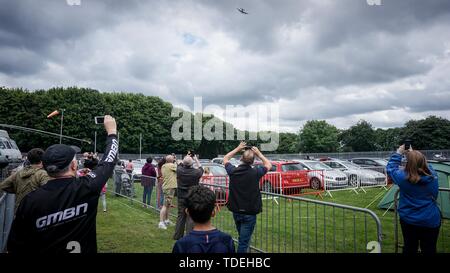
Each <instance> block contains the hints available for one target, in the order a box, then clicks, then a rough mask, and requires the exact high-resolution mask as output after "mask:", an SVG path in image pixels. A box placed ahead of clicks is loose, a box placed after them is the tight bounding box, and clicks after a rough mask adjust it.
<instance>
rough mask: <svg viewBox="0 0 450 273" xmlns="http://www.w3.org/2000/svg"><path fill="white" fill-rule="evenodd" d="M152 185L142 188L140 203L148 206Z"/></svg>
mask: <svg viewBox="0 0 450 273" xmlns="http://www.w3.org/2000/svg"><path fill="white" fill-rule="evenodd" d="M152 191H153V184H150V185H149V186H144V194H143V196H142V203H144V204H147V205H150V199H151V198H152Z"/></svg>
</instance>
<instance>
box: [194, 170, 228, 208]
mask: <svg viewBox="0 0 450 273" xmlns="http://www.w3.org/2000/svg"><path fill="white" fill-rule="evenodd" d="M228 180H229V178H228V176H217V175H204V176H203V177H202V178H201V180H200V183H201V184H203V185H204V186H206V187H208V188H210V189H211V190H212V191H213V192H214V193H215V194H216V204H217V205H218V206H224V205H225V204H226V203H227V202H228Z"/></svg>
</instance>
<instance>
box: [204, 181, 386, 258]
mask: <svg viewBox="0 0 450 273" xmlns="http://www.w3.org/2000/svg"><path fill="white" fill-rule="evenodd" d="M204 185H205V186H211V185H210V184H204ZM214 188H215V189H218V188H222V190H224V191H227V190H228V188H227V187H225V186H220V185H214ZM261 195H262V199H263V211H262V213H260V214H258V216H257V224H256V227H255V231H254V233H253V236H252V240H251V250H252V251H255V252H271V253H275V252H278V253H287V252H297V253H298V252H314V253H329V252H336V253H348V252H352V253H361V252H362V253H367V252H381V243H382V235H381V234H382V233H381V232H382V229H381V222H380V220H379V218H378V216H377V215H376V214H375V213H374V212H372V211H371V210H368V209H365V208H358V207H352V206H347V205H342V204H335V203H330V202H324V201H319V200H314V199H310V198H306V197H299V196H286V195H283V194H279V193H274V192H265V191H262V192H261ZM213 224H214V226H215V227H217V228H218V229H220V230H222V231H224V232H227V233H229V234H231V235H232V236H233V238H234V239H235V240H237V238H238V234H237V231H236V227H235V224H234V220H233V215H232V213H231V212H230V211H229V210H228V209H227V208H221V210H220V211H219V212H218V213H217V214H216V216H215V217H214V218H213Z"/></svg>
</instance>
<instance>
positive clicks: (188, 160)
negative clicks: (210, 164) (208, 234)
mask: <svg viewBox="0 0 450 273" xmlns="http://www.w3.org/2000/svg"><path fill="white" fill-rule="evenodd" d="M194 163H195V165H196V166H197V168H194ZM202 176H203V168H202V166H201V164H200V162H199V161H198V158H197V156H196V155H195V153H194V152H192V151H189V152H188V154H187V155H186V156H185V157H184V158H183V161H182V163H181V164H180V165H178V167H177V198H178V218H177V223H176V226H175V234H174V236H173V239H174V240H179V239H181V238H182V237H183V236H184V230H185V229H186V233H189V232H191V231H192V229H193V227H194V223H193V222H192V219H191V217H190V216H189V215H187V214H186V201H187V200H186V198H187V195H188V193H189V190H190V189H191V188H192V187H194V186H197V185H198V183H199V181H200V178H201V177H202Z"/></svg>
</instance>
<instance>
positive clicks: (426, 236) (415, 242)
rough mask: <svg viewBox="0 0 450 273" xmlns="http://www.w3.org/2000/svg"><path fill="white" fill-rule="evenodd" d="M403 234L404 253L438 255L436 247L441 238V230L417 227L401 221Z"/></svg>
mask: <svg viewBox="0 0 450 273" xmlns="http://www.w3.org/2000/svg"><path fill="white" fill-rule="evenodd" d="M400 225H401V226H402V233H403V243H404V246H403V253H404V254H415V253H417V252H418V250H419V247H420V252H421V253H423V254H434V253H436V245H437V240H438V237H439V229H440V227H437V228H427V227H421V226H415V225H410V224H407V223H405V222H404V221H402V220H400Z"/></svg>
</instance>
